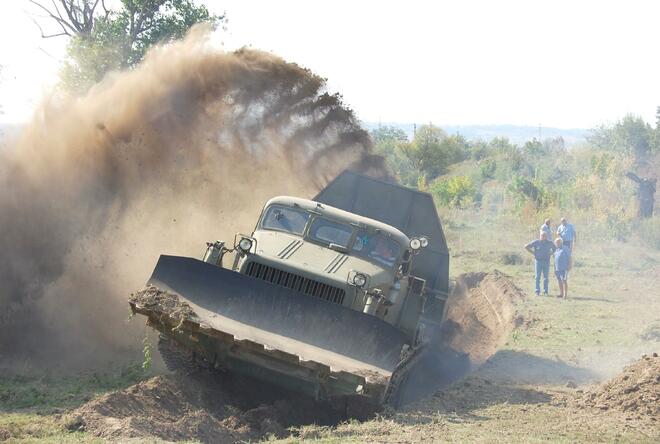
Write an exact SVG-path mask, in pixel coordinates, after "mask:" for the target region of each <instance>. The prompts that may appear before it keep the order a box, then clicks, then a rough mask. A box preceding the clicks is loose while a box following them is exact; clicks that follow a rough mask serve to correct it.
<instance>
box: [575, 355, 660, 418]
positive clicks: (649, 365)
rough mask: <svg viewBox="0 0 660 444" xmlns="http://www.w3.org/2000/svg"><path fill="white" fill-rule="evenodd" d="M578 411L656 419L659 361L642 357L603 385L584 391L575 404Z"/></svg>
mask: <svg viewBox="0 0 660 444" xmlns="http://www.w3.org/2000/svg"><path fill="white" fill-rule="evenodd" d="M577 402H578V405H579V406H580V407H596V408H599V409H601V410H610V409H618V410H622V411H624V412H634V413H638V414H640V415H649V416H651V417H655V418H657V417H659V416H660V357H658V354H657V353H653V355H651V356H648V355H644V356H642V358H641V359H639V360H638V361H637V362H635V363H634V364H632V365H629V366H628V367H626V368H624V369H623V371H622V372H621V373H620V374H619V375H617V376H615V377H614V378H612V379H610V380H609V381H607V382H605V383H604V384H601V385H598V386H596V387H594V388H592V389H590V390H588V391H586V392H585V393H584V394H582V396H581V397H580V398H578V400H577Z"/></svg>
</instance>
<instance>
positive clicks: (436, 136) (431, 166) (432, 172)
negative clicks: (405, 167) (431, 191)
mask: <svg viewBox="0 0 660 444" xmlns="http://www.w3.org/2000/svg"><path fill="white" fill-rule="evenodd" d="M446 138H447V134H446V133H445V132H444V131H443V130H442V129H440V128H438V127H437V126H433V125H422V126H420V127H419V128H418V129H417V131H416V133H415V137H414V138H413V140H412V142H409V143H404V144H401V150H402V152H403V153H404V155H405V156H406V158H407V159H408V160H409V161H410V162H411V164H412V166H413V168H414V169H415V170H416V171H417V172H418V174H420V175H422V176H424V177H425V178H426V179H433V178H435V177H437V176H439V175H440V174H442V173H443V172H444V170H445V169H446V168H447V166H449V163H450V161H449V156H448V154H447V152H445V151H444V150H443V149H442V142H443V141H444V140H445V139H446Z"/></svg>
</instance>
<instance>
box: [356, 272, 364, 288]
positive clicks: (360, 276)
mask: <svg viewBox="0 0 660 444" xmlns="http://www.w3.org/2000/svg"><path fill="white" fill-rule="evenodd" d="M353 284H355V286H356V287H360V288H361V287H364V286H365V285H367V277H366V276H365V275H363V274H360V273H355V276H353Z"/></svg>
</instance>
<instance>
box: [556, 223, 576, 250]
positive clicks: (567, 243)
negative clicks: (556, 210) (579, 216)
mask: <svg viewBox="0 0 660 444" xmlns="http://www.w3.org/2000/svg"><path fill="white" fill-rule="evenodd" d="M576 234H577V233H576V232H575V227H573V224H569V223H568V221H567V220H566V218H565V217H562V218H561V223H560V224H559V226H558V227H557V236H559V237H560V238H561V240H562V246H563V247H565V248H568V249H569V250H571V251H572V250H573V249H574V247H575V240H576V238H577V235H576Z"/></svg>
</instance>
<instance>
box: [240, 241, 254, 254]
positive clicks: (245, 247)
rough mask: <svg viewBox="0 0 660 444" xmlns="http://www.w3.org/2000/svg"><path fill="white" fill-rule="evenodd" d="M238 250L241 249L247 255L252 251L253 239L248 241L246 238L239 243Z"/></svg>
mask: <svg viewBox="0 0 660 444" xmlns="http://www.w3.org/2000/svg"><path fill="white" fill-rule="evenodd" d="M238 248H240V249H241V250H242V251H243V252H245V253H247V252H248V251H250V250H251V249H252V239H248V238H247V237H244V238H243V239H241V240H240V242H238Z"/></svg>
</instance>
